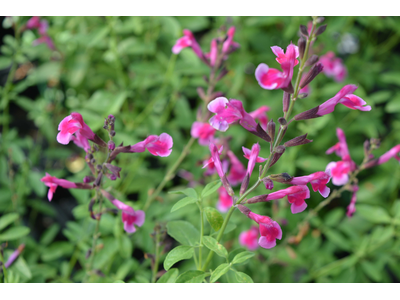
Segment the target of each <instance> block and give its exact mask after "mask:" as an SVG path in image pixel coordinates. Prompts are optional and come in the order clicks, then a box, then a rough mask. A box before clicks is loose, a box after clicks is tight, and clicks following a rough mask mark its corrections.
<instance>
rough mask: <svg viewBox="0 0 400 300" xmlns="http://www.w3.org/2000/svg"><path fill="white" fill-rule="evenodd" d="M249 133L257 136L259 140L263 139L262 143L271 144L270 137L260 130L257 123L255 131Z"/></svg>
mask: <svg viewBox="0 0 400 300" xmlns="http://www.w3.org/2000/svg"><path fill="white" fill-rule="evenodd" d="M249 132H250V133H252V134H254V135H255V136H258V137H259V138H261V139H263V140H264V141H267V142H268V143H270V142H271V137H270V136H269V135H268V133H266V132H265V131H264V129H262V127H261V125H260V124H259V123H258V124H257V127H256V131H249Z"/></svg>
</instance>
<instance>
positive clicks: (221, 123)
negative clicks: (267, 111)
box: [207, 97, 257, 131]
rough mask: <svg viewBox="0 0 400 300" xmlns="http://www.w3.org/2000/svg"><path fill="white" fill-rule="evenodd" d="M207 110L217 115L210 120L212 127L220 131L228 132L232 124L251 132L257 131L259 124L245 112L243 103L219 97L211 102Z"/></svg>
mask: <svg viewBox="0 0 400 300" xmlns="http://www.w3.org/2000/svg"><path fill="white" fill-rule="evenodd" d="M207 108H208V110H209V111H210V112H212V113H215V115H214V116H213V117H211V119H210V125H211V126H212V127H214V128H215V129H217V130H219V131H226V130H227V129H228V128H229V125H230V124H233V123H237V122H239V124H240V125H242V126H243V127H244V128H245V129H247V130H249V131H256V127H257V123H256V121H254V119H253V117H252V116H251V115H250V114H249V113H247V112H246V111H245V110H244V108H243V103H242V101H239V100H235V99H232V100H228V99H226V98H225V97H218V98H216V99H214V100H213V101H211V102H210V103H209V104H208V105H207Z"/></svg>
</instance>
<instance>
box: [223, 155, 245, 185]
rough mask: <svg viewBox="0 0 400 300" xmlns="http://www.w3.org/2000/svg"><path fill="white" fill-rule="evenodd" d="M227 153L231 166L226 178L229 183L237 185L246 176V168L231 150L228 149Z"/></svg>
mask: <svg viewBox="0 0 400 300" xmlns="http://www.w3.org/2000/svg"><path fill="white" fill-rule="evenodd" d="M227 155H228V157H229V159H230V161H231V168H230V170H229V174H228V177H227V178H228V181H229V182H230V184H231V185H237V184H239V183H241V182H242V181H243V179H244V177H245V176H246V169H245V168H244V166H243V164H242V163H241V162H240V160H239V159H238V158H237V157H236V156H235V154H233V152H232V151H230V150H228V152H227Z"/></svg>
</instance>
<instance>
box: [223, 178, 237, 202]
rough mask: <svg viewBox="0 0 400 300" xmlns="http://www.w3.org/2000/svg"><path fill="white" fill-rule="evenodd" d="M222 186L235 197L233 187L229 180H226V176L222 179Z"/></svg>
mask: <svg viewBox="0 0 400 300" xmlns="http://www.w3.org/2000/svg"><path fill="white" fill-rule="evenodd" d="M221 181H222V184H223V185H224V188H225V190H226V192H227V193H228V195H229V196H231V197H232V196H233V195H234V194H235V192H234V191H233V189H232V187H231V185H230V184H229V181H228V178H226V174H224V176H223V177H222V178H221Z"/></svg>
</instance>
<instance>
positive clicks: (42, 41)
mask: <svg viewBox="0 0 400 300" xmlns="http://www.w3.org/2000/svg"><path fill="white" fill-rule="evenodd" d="M40 44H46V45H47V47H49V48H50V49H51V50H55V49H56V47H55V46H54V43H53V40H52V39H51V37H49V36H48V35H44V36H41V37H40V38H38V39H36V40H34V41H33V42H32V46H37V45H40Z"/></svg>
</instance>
